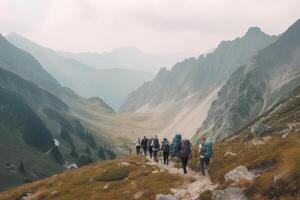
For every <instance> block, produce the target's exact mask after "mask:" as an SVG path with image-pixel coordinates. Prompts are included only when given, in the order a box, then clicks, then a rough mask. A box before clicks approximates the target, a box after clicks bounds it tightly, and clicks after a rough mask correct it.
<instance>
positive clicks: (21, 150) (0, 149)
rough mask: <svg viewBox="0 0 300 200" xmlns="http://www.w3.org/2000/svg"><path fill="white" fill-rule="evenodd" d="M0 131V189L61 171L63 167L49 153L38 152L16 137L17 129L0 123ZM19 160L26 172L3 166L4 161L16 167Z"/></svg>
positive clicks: (18, 133)
mask: <svg viewBox="0 0 300 200" xmlns="http://www.w3.org/2000/svg"><path fill="white" fill-rule="evenodd" d="M0 132H1V134H0V177H1V179H0V185H1V187H0V189H1V190H3V189H7V188H11V187H12V186H16V185H20V184H23V183H24V182H26V181H30V180H32V179H34V176H40V177H45V176H49V175H51V174H54V173H59V172H62V171H63V168H62V167H61V166H59V165H58V164H56V163H55V161H54V160H53V159H52V157H51V156H50V155H46V154H45V153H42V152H38V151H36V149H34V148H32V147H30V146H28V145H27V144H25V143H24V141H23V140H21V139H16V138H20V137H16V135H20V134H22V133H20V132H19V131H18V130H16V129H8V128H7V127H5V126H2V125H0ZM20 161H22V162H23V164H24V166H25V170H26V173H21V172H20V171H19V170H18V169H16V170H12V169H9V168H7V167H5V165H6V163H10V164H12V163H13V164H14V165H15V166H16V167H17V168H18V167H19V162H20ZM37 161H38V162H37ZM32 170H33V171H32Z"/></svg>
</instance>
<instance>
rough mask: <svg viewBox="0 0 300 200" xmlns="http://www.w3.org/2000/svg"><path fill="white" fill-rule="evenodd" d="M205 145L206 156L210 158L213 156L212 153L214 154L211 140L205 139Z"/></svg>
mask: <svg viewBox="0 0 300 200" xmlns="http://www.w3.org/2000/svg"><path fill="white" fill-rule="evenodd" d="M203 147H204V149H205V151H204V157H206V158H210V157H211V156H212V154H213V150H212V143H211V142H210V141H205V143H204V145H203Z"/></svg>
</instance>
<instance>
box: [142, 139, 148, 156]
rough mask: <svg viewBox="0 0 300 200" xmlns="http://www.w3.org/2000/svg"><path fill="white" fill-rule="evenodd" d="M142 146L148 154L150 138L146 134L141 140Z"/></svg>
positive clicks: (145, 153)
mask: <svg viewBox="0 0 300 200" xmlns="http://www.w3.org/2000/svg"><path fill="white" fill-rule="evenodd" d="M141 147H142V149H143V152H144V155H145V156H147V147H148V138H147V137H146V136H144V138H143V139H142V142H141Z"/></svg>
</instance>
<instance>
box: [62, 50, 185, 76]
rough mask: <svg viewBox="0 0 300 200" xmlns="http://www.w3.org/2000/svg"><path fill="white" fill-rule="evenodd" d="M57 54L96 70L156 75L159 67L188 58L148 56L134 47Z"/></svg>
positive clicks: (173, 55)
mask: <svg viewBox="0 0 300 200" xmlns="http://www.w3.org/2000/svg"><path fill="white" fill-rule="evenodd" d="M57 53H58V54H59V55H61V56H62V57H65V58H72V59H75V60H78V61H80V62H82V63H84V64H86V65H89V66H92V67H94V68H96V69H110V68H123V69H135V70H143V71H148V72H151V73H157V71H158V70H159V69H160V68H161V67H171V66H173V65H174V64H176V62H178V60H182V59H184V58H186V57H187V56H188V55H187V54H186V53H173V54H172V53H170V54H162V55H155V54H148V53H144V52H142V51H140V50H139V49H137V48H135V47H122V48H118V49H115V50H113V51H111V52H104V53H101V54H100V53H87V52H81V53H69V52H57Z"/></svg>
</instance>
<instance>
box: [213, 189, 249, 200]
mask: <svg viewBox="0 0 300 200" xmlns="http://www.w3.org/2000/svg"><path fill="white" fill-rule="evenodd" d="M212 200H247V198H246V197H245V195H244V194H243V193H242V191H241V189H240V188H238V187H229V188H227V189H225V190H214V191H213V196H212Z"/></svg>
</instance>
